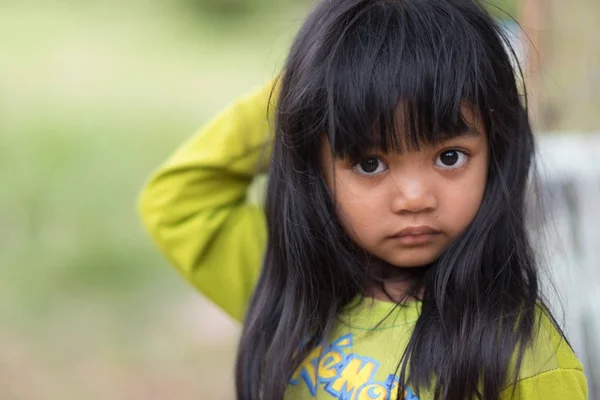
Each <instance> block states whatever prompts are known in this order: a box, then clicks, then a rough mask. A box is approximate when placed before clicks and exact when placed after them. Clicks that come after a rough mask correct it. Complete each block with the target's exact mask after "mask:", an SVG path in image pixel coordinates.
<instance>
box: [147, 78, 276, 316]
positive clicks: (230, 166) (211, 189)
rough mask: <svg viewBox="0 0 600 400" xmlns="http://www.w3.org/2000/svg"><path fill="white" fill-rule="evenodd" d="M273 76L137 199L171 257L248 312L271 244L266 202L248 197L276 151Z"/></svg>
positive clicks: (212, 294)
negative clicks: (254, 181)
mask: <svg viewBox="0 0 600 400" xmlns="http://www.w3.org/2000/svg"><path fill="white" fill-rule="evenodd" d="M272 89H273V82H270V83H269V84H268V85H266V86H265V87H263V88H261V89H260V90H257V91H255V92H253V93H251V94H250V95H248V96H245V97H244V98H241V99H239V100H237V101H236V102H234V103H233V104H232V105H231V106H230V107H228V108H227V109H226V110H225V111H223V112H222V113H221V114H220V115H219V116H218V117H217V118H215V119H214V120H213V121H212V122H210V123H209V124H208V125H207V126H205V127H204V128H202V129H200V130H199V131H198V132H197V133H196V134H194V135H193V136H192V137H191V138H189V139H188V141H186V142H185V143H184V144H183V145H182V146H181V147H180V148H178V149H177V150H176V151H175V153H174V154H172V155H171V156H170V157H169V158H168V159H167V160H166V162H164V164H163V165H161V166H160V167H159V168H158V170H157V171H156V172H155V173H154V174H153V175H152V177H151V178H150V179H149V180H148V182H147V183H146V185H145V187H144V188H143V189H142V192H141V195H140V198H139V202H138V207H139V212H140V214H141V218H142V221H143V223H144V226H145V227H146V229H147V231H148V232H149V234H150V236H151V238H152V239H153V241H154V242H155V243H156V245H157V246H158V247H159V249H160V250H161V251H162V253H163V254H164V255H165V256H166V257H167V258H168V260H169V261H170V263H171V264H172V265H173V266H174V267H175V268H176V269H177V270H178V271H179V272H180V273H181V274H182V275H183V276H184V277H185V279H186V280H188V281H189V282H190V283H191V284H193V285H194V286H195V287H196V288H197V289H198V290H199V291H200V292H202V293H203V294H204V295H206V296H207V297H208V298H209V299H211V300H212V301H214V302H215V303H216V304H217V305H218V306H219V307H221V308H222V309H223V310H224V311H225V312H227V313H228V314H230V315H231V316H232V317H233V318H235V319H237V320H242V319H243V317H244V314H245V311H246V308H247V305H248V302H249V299H250V296H251V294H252V291H253V289H254V286H255V284H256V281H257V278H258V275H259V272H260V268H261V264H262V258H263V253H264V249H265V245H266V240H267V239H266V236H267V229H266V219H265V216H264V213H263V210H262V208H261V207H260V206H259V205H258V204H252V203H251V202H249V201H248V200H247V192H248V188H249V187H250V185H251V183H252V181H253V178H254V177H255V176H256V174H257V173H260V172H264V171H266V168H267V165H268V160H269V159H270V154H271V138H272V134H271V132H272V118H271V117H270V115H272V112H271V111H270V110H271V109H272V108H274V107H273V106H270V105H269V103H270V99H271V94H272V92H273V90H272Z"/></svg>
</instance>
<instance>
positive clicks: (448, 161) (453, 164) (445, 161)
mask: <svg viewBox="0 0 600 400" xmlns="http://www.w3.org/2000/svg"><path fill="white" fill-rule="evenodd" d="M468 159H469V156H468V155H467V154H466V153H465V152H463V151H460V150H445V151H443V152H441V153H440V154H439V155H438V156H437V158H436V159H435V166H436V167H439V168H444V169H456V168H460V167H462V166H464V165H465V163H466V162H467V160H468Z"/></svg>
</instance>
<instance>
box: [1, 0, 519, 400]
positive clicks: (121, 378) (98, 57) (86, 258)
mask: <svg viewBox="0 0 600 400" xmlns="http://www.w3.org/2000/svg"><path fill="white" fill-rule="evenodd" d="M496 3H499V4H500V5H501V6H502V7H503V8H504V9H506V10H508V11H509V12H510V13H511V14H516V13H517V11H518V9H517V4H516V3H515V2H511V1H508V0H506V1H502V2H500V1H498V2H496ZM309 7H310V2H309V1H304V2H302V1H293V0H279V1H273V0H252V1H251V2H250V1H244V0H203V1H201V0H173V1H167V0H162V1H161V0H145V1H141V0H137V1H136V0H128V1H117V0H110V1H86V2H81V1H67V0H64V1H58V0H56V1H51V0H46V1H42V0H38V1H12V2H11V1H1V2H0V49H1V54H2V61H1V62H0V93H2V96H0V166H1V168H0V179H1V181H2V186H1V189H0V191H1V194H0V224H1V225H0V226H1V227H2V229H0V260H1V263H0V288H1V290H0V340H1V342H2V346H0V399H2V400H4V399H7V400H22V399H27V400H29V399H61V400H62V399H179V400H183V399H221V398H223V399H226V398H231V393H232V387H233V385H232V374H231V369H232V363H233V359H234V353H235V343H236V337H237V332H238V328H237V327H236V326H235V325H234V324H233V323H232V322H230V321H229V320H228V319H227V318H225V317H224V316H223V315H221V314H220V313H219V312H218V311H216V310H215V309H214V308H213V307H212V306H211V305H208V304H206V302H205V301H204V300H202V298H201V297H200V296H199V295H198V294H197V293H195V292H194V291H193V290H192V289H191V288H190V287H189V286H188V285H187V284H186V283H184V282H183V280H182V279H180V277H179V276H178V275H177V273H176V272H175V271H174V270H173V269H172V268H170V267H169V266H168V265H167V263H166V261H165V260H164V259H163V258H162V257H161V256H160V254H158V252H157V251H156V250H155V248H154V247H153V245H152V244H151V243H150V241H149V239H148V238H147V237H146V235H145V233H144V232H143V230H142V228H141V223H140V222H139V219H138V216H137V213H136V198H137V195H138V193H139V190H140V188H141V186H142V185H143V183H144V181H145V179H146V178H147V177H148V175H149V174H150V172H151V171H152V170H154V169H155V168H156V167H157V166H158V165H159V163H160V162H161V161H162V160H164V159H165V158H166V157H167V155H168V154H169V153H170V152H172V151H173V149H174V148H175V147H176V146H177V145H178V144H180V143H181V142H182V141H183V140H184V139H185V138H186V137H188V136H189V135H190V134H192V133H193V132H194V131H195V130H196V129H197V128H198V127H200V126H201V125H202V124H203V123H204V122H206V121H207V120H208V119H209V118H210V117H211V116H213V115H214V114H215V113H216V112H218V111H219V110H220V109H221V108H222V107H224V106H225V105H226V104H227V103H229V102H230V101H231V100H233V99H234V98H236V97H237V96H239V95H241V94H243V93H245V92H247V91H248V90H250V89H252V88H254V87H256V86H257V85H260V84H262V83H263V82H265V81H266V80H267V79H269V78H270V77H272V76H273V75H274V74H275V73H277V72H278V71H279V69H280V68H281V66H282V63H283V60H284V57H285V55H286V52H287V49H288V47H289V44H290V43H291V41H292V39H293V36H294V34H295V32H296V30H297V28H298V27H299V25H300V23H301V22H302V20H303V17H304V15H305V12H306V10H308V8H309ZM497 14H498V15H502V14H501V13H497Z"/></svg>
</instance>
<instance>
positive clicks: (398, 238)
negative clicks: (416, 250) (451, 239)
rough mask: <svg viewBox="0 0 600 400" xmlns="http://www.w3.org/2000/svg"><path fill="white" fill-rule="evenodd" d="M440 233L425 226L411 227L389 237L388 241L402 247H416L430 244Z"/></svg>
mask: <svg viewBox="0 0 600 400" xmlns="http://www.w3.org/2000/svg"><path fill="white" fill-rule="evenodd" d="M440 233H441V232H440V231H439V230H437V229H434V228H432V227H429V226H425V225H422V226H411V227H408V228H404V229H402V230H401V231H398V232H396V233H395V234H393V235H391V236H390V239H392V240H394V241H395V242H397V243H399V244H402V245H408V246H418V245H424V244H428V243H430V242H431V241H433V240H434V239H435V237H436V236H437V235H439V234H440Z"/></svg>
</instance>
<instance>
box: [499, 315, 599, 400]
mask: <svg viewBox="0 0 600 400" xmlns="http://www.w3.org/2000/svg"><path fill="white" fill-rule="evenodd" d="M536 317H537V318H536V321H535V322H536V324H535V329H534V334H533V340H532V342H531V343H530V344H529V346H527V348H526V350H525V353H524V355H523V360H522V363H521V367H520V368H519V374H518V379H517V384H516V386H515V387H513V386H512V385H511V386H510V387H509V388H507V389H506V390H505V392H504V393H503V395H502V399H504V398H511V397H512V395H513V389H514V391H515V392H514V395H515V397H514V398H519V399H529V398H531V399H533V398H535V399H547V400H554V399H559V398H569V399H586V398H587V382H586V378H585V375H584V373H583V365H582V363H581V361H580V360H579V359H578V358H577V355H576V354H575V352H574V351H573V348H572V347H571V345H570V344H569V342H568V341H567V339H566V338H565V336H564V334H563V333H562V331H561V329H559V328H558V327H557V325H556V324H555V320H554V318H553V317H552V316H551V314H550V313H548V312H547V309H546V308H545V307H542V306H539V307H538V308H537V314H536ZM515 361H516V354H515V356H514V357H513V365H514V362H515ZM511 370H512V371H514V369H511ZM509 379H510V378H509ZM561 396H563V397H561ZM564 396H566V397H564Z"/></svg>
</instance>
